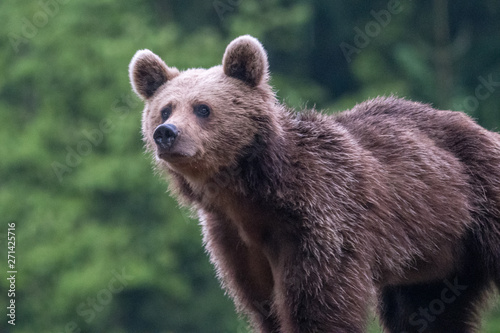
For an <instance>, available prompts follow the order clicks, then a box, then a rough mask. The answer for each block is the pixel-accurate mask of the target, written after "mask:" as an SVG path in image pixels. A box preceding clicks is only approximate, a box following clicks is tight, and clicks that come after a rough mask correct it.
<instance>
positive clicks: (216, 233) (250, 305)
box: [202, 213, 281, 333]
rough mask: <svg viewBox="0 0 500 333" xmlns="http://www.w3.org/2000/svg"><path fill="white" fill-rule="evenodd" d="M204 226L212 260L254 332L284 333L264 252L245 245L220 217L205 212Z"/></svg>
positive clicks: (205, 239)
mask: <svg viewBox="0 0 500 333" xmlns="http://www.w3.org/2000/svg"><path fill="white" fill-rule="evenodd" d="M202 227H203V235H204V243H205V246H206V249H207V251H208V252H209V254H210V259H211V261H212V263H213V264H214V265H215V267H216V269H217V274H218V276H219V279H220V280H221V281H222V284H223V286H224V288H225V289H226V290H227V291H228V293H229V294H230V296H231V297H232V298H233V300H234V302H235V304H236V307H237V309H238V311H239V312H243V313H244V314H246V315H247V316H248V317H249V319H250V322H251V325H252V327H253V328H254V329H255V332H259V333H279V332H281V331H280V330H279V325H278V322H277V320H276V316H275V313H274V311H273V303H272V298H273V288H274V279H273V276H272V271H271V267H270V265H269V262H268V260H267V258H266V256H265V255H264V253H263V252H262V249H259V248H257V247H255V246H249V245H248V244H246V243H245V242H243V240H242V239H241V237H240V235H239V234H238V231H237V229H236V228H235V226H234V225H233V224H232V223H231V222H230V221H228V220H227V219H225V218H223V217H221V216H219V215H216V214H207V213H205V214H204V215H203V219H202Z"/></svg>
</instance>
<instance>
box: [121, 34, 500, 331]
mask: <svg viewBox="0 0 500 333" xmlns="http://www.w3.org/2000/svg"><path fill="white" fill-rule="evenodd" d="M267 63H268V62H267V56H266V53H265V51H264V49H263V48H262V46H261V44H260V43H259V42H258V41H257V40H256V39H254V38H252V37H249V36H243V37H240V38H238V39H236V40H235V41H233V42H232V43H231V44H230V45H229V46H228V48H227V50H226V52H225V54H224V58H223V64H222V66H217V67H213V68H210V69H207V70H205V69H190V70H186V71H183V72H181V73H180V74H179V73H178V72H177V71H175V70H173V69H171V68H169V67H167V66H166V65H165V64H164V63H163V61H161V60H159V58H158V57H156V56H154V55H152V53H150V52H149V51H139V53H138V54H137V55H136V56H135V57H134V59H133V61H132V63H131V65H130V75H131V82H132V86H133V88H134V90H135V91H136V92H137V93H138V94H139V95H140V96H141V97H142V98H144V99H145V103H146V106H145V109H144V113H143V122H142V131H143V135H144V140H145V142H146V146H147V148H148V150H149V151H151V152H152V153H153V155H154V156H155V161H156V165H157V168H158V169H159V170H162V171H165V172H166V174H168V175H169V177H170V189H171V191H172V193H173V194H174V195H175V196H176V197H177V198H178V199H179V200H181V202H183V203H184V204H186V205H189V206H190V207H193V208H194V209H195V210H196V211H197V212H198V215H199V217H200V222H201V226H202V229H203V235H204V243H205V246H206V249H207V251H208V252H209V254H210V258H211V261H212V262H213V263H214V265H215V267H216V269H217V273H218V276H219V278H220V280H221V281H222V284H223V286H224V288H225V289H226V290H227V291H228V292H229V294H230V295H231V297H232V298H233V299H234V302H235V304H236V306H237V308H238V310H239V311H241V312H243V313H245V314H246V315H248V317H249V319H250V321H251V323H252V325H253V327H254V328H255V330H256V331H259V332H282V333H305V332H310V333H320V332H325V333H327V332H328V333H330V332H335V333H342V332H346V333H347V332H349V333H356V332H364V331H365V328H366V322H367V316H368V314H369V311H370V309H372V308H376V309H378V313H379V315H380V318H381V322H382V323H383V325H384V326H385V329H386V331H387V332H394V333H396V332H397V333H400V332H423V331H424V330H425V332H454V333H459V332H463V333H465V332H477V331H478V326H479V323H480V317H479V315H480V311H481V309H482V307H483V305H484V304H485V301H486V296H487V295H488V294H489V292H490V291H492V289H493V286H494V285H495V284H496V286H499V285H500V136H499V135H498V134H496V133H493V132H489V131H487V130H485V129H483V128H481V127H480V126H478V125H476V124H475V123H474V122H473V121H472V120H471V119H470V118H468V117H467V116H466V115H464V114H462V113H459V112H452V111H439V110H435V109H433V108H432V107H430V106H428V105H425V104H420V103H415V102H410V101H406V100H402V99H396V98H393V97H388V98H377V99H374V100H371V101H367V102H365V103H362V104H359V105H357V106H355V107H354V108H353V109H352V110H350V111H345V112H343V113H339V114H337V115H334V116H326V115H323V114H320V113H317V112H315V111H306V112H302V113H298V114H296V113H293V112H291V111H289V110H287V109H286V108H285V107H284V106H282V105H280V104H279V103H278V102H277V100H276V97H275V94H274V93H273V91H272V89H271V87H270V86H269V84H268V74H267V70H268V69H267ZM169 73H170V74H169ZM200 105H203V106H206V107H207V108H209V110H210V115H209V116H208V117H199V116H197V115H196V112H195V110H198V109H199V106H200ZM165 107H168V108H170V109H171V110H172V112H171V115H170V117H169V118H168V119H162V118H161V110H162V109H164V108H165ZM163 123H165V124H173V125H175V126H176V128H178V130H179V135H178V137H176V139H175V143H174V144H173V146H172V147H171V148H169V149H165V148H162V147H161V146H157V145H156V144H155V141H154V139H153V133H154V131H155V128H156V127H157V126H159V125H161V124H163Z"/></svg>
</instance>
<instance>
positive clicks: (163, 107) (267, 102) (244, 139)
mask: <svg viewBox="0 0 500 333" xmlns="http://www.w3.org/2000/svg"><path fill="white" fill-rule="evenodd" d="M129 75H130V81H131V84H132V88H133V90H134V91H135V92H136V93H137V95H138V96H139V97H140V98H141V99H143V100H144V101H145V108H144V111H143V117H142V133H143V138H144V140H145V142H146V147H147V149H148V150H150V151H152V152H153V154H154V155H155V157H156V161H157V164H159V165H160V167H166V168H167V169H170V170H174V171H176V172H178V173H181V174H183V175H185V176H188V177H192V178H203V177H210V176H211V175H212V174H213V173H215V172H217V171H218V170H220V168H223V167H230V166H231V165H232V164H234V163H237V161H238V159H240V158H242V157H243V155H244V154H245V153H247V151H248V147H252V145H254V144H255V142H256V140H257V141H259V140H260V141H262V140H263V137H266V136H268V135H270V134H269V133H271V132H274V133H275V132H276V130H278V129H277V128H276V127H277V126H279V125H278V124H279V122H278V121H277V119H276V117H278V116H277V115H276V114H273V112H272V110H273V109H275V108H276V105H277V102H276V98H275V95H274V93H273V91H272V89H271V87H270V86H269V83H268V80H269V75H268V61H267V55H266V52H265V50H264V48H263V47H262V45H261V44H260V43H259V41H258V40H257V39H255V38H253V37H251V36H241V37H239V38H237V39H235V40H234V41H232V42H231V43H230V44H229V45H228V46H227V48H226V51H225V53H224V56H223V60H222V66H220V65H219V66H216V67H212V68H210V69H189V70H186V71H182V72H180V71H178V70H177V69H176V68H173V67H169V66H167V65H166V64H165V63H164V62H163V61H162V60H161V59H160V58H159V57H158V56H157V55H155V54H154V53H152V52H151V51H149V50H141V51H138V52H137V53H136V54H135V56H134V57H133V59H132V61H131V63H130V67H129Z"/></svg>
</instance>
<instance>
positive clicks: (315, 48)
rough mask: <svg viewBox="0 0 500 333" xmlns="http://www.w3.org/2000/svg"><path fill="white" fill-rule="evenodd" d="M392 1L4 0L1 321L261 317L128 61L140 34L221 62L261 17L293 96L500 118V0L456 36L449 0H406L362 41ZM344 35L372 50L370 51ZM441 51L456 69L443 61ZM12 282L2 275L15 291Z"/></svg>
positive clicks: (475, 10)
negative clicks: (169, 162) (228, 287)
mask: <svg viewBox="0 0 500 333" xmlns="http://www.w3.org/2000/svg"><path fill="white" fill-rule="evenodd" d="M236 3H237V5H235V4H236ZM387 5H388V4H387V2H386V1H372V2H369V3H366V2H362V1H352V2H345V3H339V2H331V1H327V0H321V1H317V2H314V3H313V2H309V1H305V0H304V1H288V0H272V1H263V2H258V1H254V0H245V1H239V2H238V1H226V0H221V1H191V2H183V1H181V0H169V1H159V0H148V1H138V0H132V1H128V2H118V1H116V0H99V1H97V0H87V1H76V0H75V1H63V0H59V1H56V0H44V1H41V2H39V1H24V2H23V1H17V2H15V1H2V2H0V22H2V25H0V36H1V37H2V38H1V39H0V72H1V73H2V74H1V76H0V127H1V130H0V142H1V144H0V156H1V158H0V211H1V212H2V217H3V219H2V220H3V221H4V223H3V224H2V230H0V246H1V249H0V253H5V252H4V251H5V250H6V237H5V236H6V235H5V234H6V230H7V226H6V224H7V223H8V222H15V223H16V225H17V228H16V235H17V243H16V258H17V271H18V275H17V280H16V287H17V289H16V306H17V307H16V310H17V321H16V326H15V330H14V329H13V327H12V326H10V325H8V324H7V323H6V320H5V318H4V320H2V321H0V331H2V332H20V333H24V332H26V333H28V332H42V333H43V332H79V330H81V332H111V333H113V332H116V333H119V332H120V333H121V332H183V333H186V332H188V333H189V332H244V331H246V329H245V327H246V325H245V324H243V323H242V322H240V321H239V320H238V319H237V316H236V315H235V313H234V309H233V305H232V303H231V302H230V301H229V300H228V298H227V297H226V296H225V295H223V292H222V291H221V290H220V287H219V284H218V282H217V281H216V279H215V273H214V270H213V268H212V266H211V265H210V264H209V262H208V258H207V256H206V254H205V253H204V251H203V248H202V242H201V235H200V228H199V226H198V225H197V224H196V221H195V220H193V219H191V218H190V217H189V213H188V212H186V211H185V210H182V209H180V208H179V207H178V206H177V204H176V202H175V201H173V200H172V199H171V198H170V197H169V195H168V193H167V192H166V185H165V183H164V181H163V179H160V177H158V176H155V175H154V173H153V172H152V170H151V165H150V158H149V156H147V155H145V154H144V153H143V147H142V142H141V138H140V112H141V108H142V103H141V102H140V101H139V100H138V99H137V98H136V97H135V96H134V95H133V94H132V92H131V89H130V85H129V82H128V73H127V66H128V63H129V61H130V59H131V57H132V56H133V54H134V53H135V51H136V50H138V49H142V48H148V49H151V50H152V51H153V52H155V53H157V54H159V55H160V56H162V57H163V58H164V59H165V60H166V62H167V63H168V64H169V65H172V66H176V67H178V68H180V69H186V68H190V67H210V66H214V65H217V64H219V63H220V61H221V58H222V54H223V51H224V48H225V46H226V45H227V43H228V42H229V41H230V40H231V39H232V38H234V37H236V36H237V35H241V34H247V33H248V34H252V35H254V36H256V37H258V38H260V39H261V40H262V41H263V42H264V44H265V46H266V48H267V49H268V52H269V58H270V64H271V69H272V73H273V79H272V82H273V84H274V85H275V87H276V90H277V91H278V94H279V96H280V98H281V99H282V100H284V101H285V102H286V103H287V104H289V105H291V106H294V107H299V108H301V107H303V106H304V105H308V106H309V107H312V106H313V105H316V107H317V108H320V109H321V108H330V110H331V111H334V110H341V109H345V108H349V107H352V106H353V105H354V104H355V103H356V102H360V101H362V100H364V99H365V98H368V97H374V96H377V95H380V94H398V95H400V96H406V97H409V98H413V99H416V100H421V101H425V102H430V103H434V104H435V105H438V106H440V107H447V108H453V109H461V110H464V109H465V110H466V111H468V112H469V113H470V114H472V115H473V116H474V117H476V118H477V119H478V120H479V121H480V122H481V124H482V125H483V126H485V127H487V128H491V129H492V128H499V127H500V113H499V112H498V105H500V89H499V87H496V86H492V87H489V88H490V90H484V88H481V89H483V90H481V92H489V94H488V96H487V97H485V96H484V94H483V95H481V96H482V97H481V96H480V97H478V96H477V92H476V91H477V87H478V86H481V84H483V82H484V80H488V78H489V77H490V76H491V77H492V79H493V81H495V82H498V81H500V63H499V61H498V50H499V49H500V38H499V37H500V36H499V34H500V33H499V31H500V29H499V28H500V5H499V4H498V3H495V2H493V1H487V0H481V1H476V2H474V4H473V5H472V4H471V3H463V2H457V3H456V4H454V5H453V7H450V9H449V20H448V22H449V28H450V29H449V36H448V44H446V45H445V46H448V47H449V49H447V50H448V52H446V49H443V48H441V49H440V48H439V47H438V46H439V45H438V43H437V42H436V38H435V37H436V36H435V34H436V31H435V29H434V28H432V27H433V24H434V21H435V20H433V19H432V16H429V15H428V13H429V11H431V12H432V11H433V10H434V9H432V8H428V7H429V5H428V4H426V3H416V2H412V3H409V2H402V7H401V8H402V9H401V12H399V13H397V14H394V15H392V16H391V21H390V22H389V23H388V24H387V26H384V27H382V28H381V29H380V31H379V33H378V34H376V35H375V36H372V37H370V38H369V41H368V43H367V45H364V46H363V47H360V46H359V45H358V46H357V45H356V44H355V40H356V33H357V32H356V31H357V30H356V29H355V27H358V28H359V29H361V30H363V29H365V25H366V24H367V23H368V22H370V21H374V20H375V18H374V16H373V14H371V11H372V10H374V11H376V12H378V11H380V10H382V9H384V8H387ZM439 14H440V13H439V12H433V15H437V17H439ZM375 22H376V20H375ZM342 42H345V43H348V44H349V45H351V46H353V47H356V48H357V49H358V51H359V52H356V53H353V54H352V57H350V58H352V59H351V60H352V61H348V59H347V57H345V54H344V53H343V52H342V50H341V48H340V44H341V43H342ZM443 50H444V51H443ZM438 52H444V53H443V54H444V55H445V56H446V55H447V56H448V58H446V57H444V58H443V59H444V63H446V62H447V61H448V62H450V63H451V70H450V71H449V72H446V71H444V73H441V71H440V68H446V66H440V63H438V62H436V61H435V59H436V56H437V53H438ZM440 54H441V53H440ZM437 73H441V74H440V75H441V76H438V74H437ZM443 78H444V80H443ZM486 89H488V88H486ZM2 257H3V258H5V257H6V255H2ZM2 265H3V264H2ZM2 267H4V266H2ZM4 272H5V269H4ZM3 274H4V273H1V275H0V276H4V275H3ZM7 283H8V281H7V280H6V279H4V278H2V279H1V280H0V291H1V295H0V299H1V300H2V304H6V301H7V299H6V298H7V297H6V292H5V291H6V290H7V289H8V284H7ZM498 318H500V314H499V313H498V311H496V312H493V313H492V314H491V315H490V316H489V318H488V320H487V321H486V322H485V325H484V330H485V332H489V333H498V332H500V331H499V329H498V327H500V322H499V319H498ZM375 326H376V325H374V329H373V331H374V332H375V331H376V330H377V328H375Z"/></svg>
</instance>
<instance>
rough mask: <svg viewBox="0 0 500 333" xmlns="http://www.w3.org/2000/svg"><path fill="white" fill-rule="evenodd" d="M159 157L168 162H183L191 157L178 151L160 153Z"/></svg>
mask: <svg viewBox="0 0 500 333" xmlns="http://www.w3.org/2000/svg"><path fill="white" fill-rule="evenodd" d="M157 156H158V158H160V159H162V160H164V161H166V162H182V161H185V160H187V159H189V158H190V156H189V155H187V154H185V153H182V152H177V151H159V152H158V153H157Z"/></svg>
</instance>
